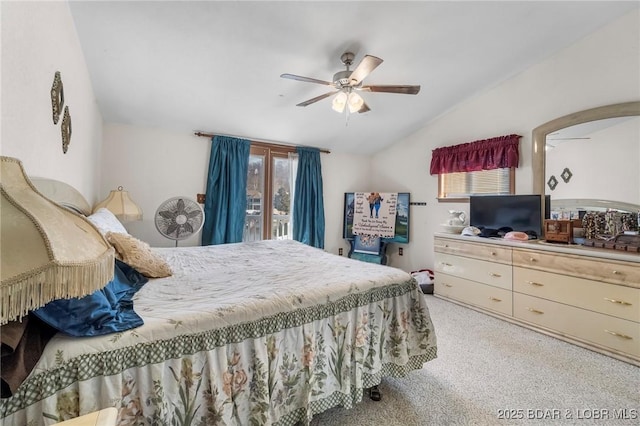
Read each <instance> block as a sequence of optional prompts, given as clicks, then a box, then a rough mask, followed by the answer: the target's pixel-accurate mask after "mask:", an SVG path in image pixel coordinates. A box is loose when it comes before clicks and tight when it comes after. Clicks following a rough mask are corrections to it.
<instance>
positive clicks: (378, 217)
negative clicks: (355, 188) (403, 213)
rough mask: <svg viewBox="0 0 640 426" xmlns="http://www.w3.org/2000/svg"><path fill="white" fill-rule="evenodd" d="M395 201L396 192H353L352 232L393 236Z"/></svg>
mask: <svg viewBox="0 0 640 426" xmlns="http://www.w3.org/2000/svg"><path fill="white" fill-rule="evenodd" d="M397 202H398V193H397V192H356V193H354V203H353V205H354V209H353V228H352V232H353V234H355V235H371V236H374V237H381V238H393V237H394V236H395V231H396V206H397Z"/></svg>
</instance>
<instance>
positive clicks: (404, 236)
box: [342, 192, 411, 244]
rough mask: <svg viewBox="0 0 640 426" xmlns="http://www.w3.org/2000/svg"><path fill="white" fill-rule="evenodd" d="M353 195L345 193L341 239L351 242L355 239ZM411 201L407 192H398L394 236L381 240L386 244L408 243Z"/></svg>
mask: <svg viewBox="0 0 640 426" xmlns="http://www.w3.org/2000/svg"><path fill="white" fill-rule="evenodd" d="M354 201H355V193H353V192H345V194H344V212H343V222H342V223H343V227H342V238H345V239H348V240H351V239H353V238H354V237H355V235H354V233H353V216H354V210H355V209H354ZM410 201H411V197H410V193H409V192H398V200H397V205H396V223H395V236H394V237H393V238H383V240H384V241H385V242H387V243H401V244H404V243H408V242H409V219H410V217H409V203H410Z"/></svg>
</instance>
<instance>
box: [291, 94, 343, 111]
mask: <svg viewBox="0 0 640 426" xmlns="http://www.w3.org/2000/svg"><path fill="white" fill-rule="evenodd" d="M334 93H338V90H334V91H333V92H328V93H325V94H324V95H320V96H316V97H315V98H312V99H309V100H308V101H304V102H300V103H299V104H297V105H296V106H301V107H306V106H307V105H311V104H312V103H315V102H318V101H321V100H323V99H324V98H328V97H329V96H331V95H333V94H334Z"/></svg>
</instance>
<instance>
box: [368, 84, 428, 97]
mask: <svg viewBox="0 0 640 426" xmlns="http://www.w3.org/2000/svg"><path fill="white" fill-rule="evenodd" d="M360 90H364V91H365V92H385V93H402V94H403V95H416V94H418V92H419V91H420V86H405V85H386V86H378V85H376V86H362V87H361V88H360Z"/></svg>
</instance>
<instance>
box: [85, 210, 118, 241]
mask: <svg viewBox="0 0 640 426" xmlns="http://www.w3.org/2000/svg"><path fill="white" fill-rule="evenodd" d="M87 219H89V221H91V223H93V224H94V225H95V226H96V228H98V229H99V230H100V232H101V233H102V235H104V236H106V235H107V233H108V232H117V233H119V234H128V232H127V230H126V229H125V227H124V226H123V225H122V223H120V221H119V220H118V218H117V217H116V216H115V215H114V214H113V213H111V211H109V210H107V209H105V208H104V207H102V208H100V209H98V210H97V211H96V212H95V213H93V214H92V215H90V216H87Z"/></svg>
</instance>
